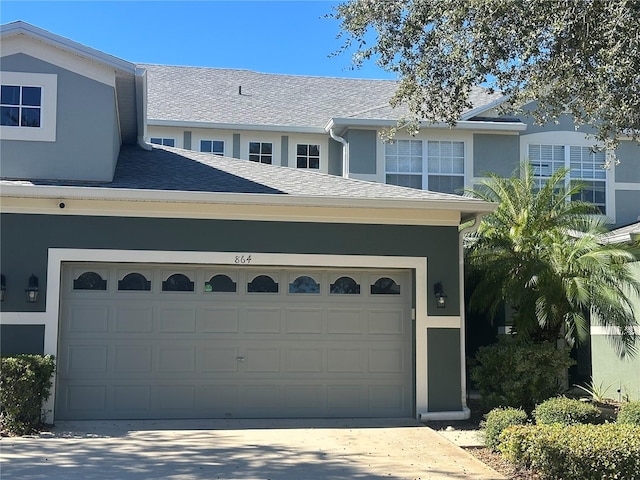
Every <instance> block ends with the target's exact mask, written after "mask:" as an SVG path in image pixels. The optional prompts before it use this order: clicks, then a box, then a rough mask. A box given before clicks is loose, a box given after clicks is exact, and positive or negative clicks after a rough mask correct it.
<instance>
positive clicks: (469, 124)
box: [324, 117, 527, 134]
mask: <svg viewBox="0 0 640 480" xmlns="http://www.w3.org/2000/svg"><path fill="white" fill-rule="evenodd" d="M397 124H398V122H397V120H390V119H367V118H344V117H333V118H331V119H329V121H328V122H327V123H326V124H325V126H324V130H325V131H326V132H328V131H329V130H331V129H332V128H333V129H334V130H335V132H336V133H338V134H340V133H342V132H344V131H345V130H347V129H348V128H350V127H352V128H362V127H369V128H389V127H395V126H396V125H397ZM420 128H425V129H440V130H442V129H446V130H451V128H452V127H451V126H450V125H449V124H447V123H430V122H420ZM453 128H456V129H459V130H482V131H493V132H522V131H525V130H526V129H527V125H526V124H525V123H522V122H489V121H484V120H483V121H472V120H460V121H459V122H458V123H457V124H456V126H455V127H453Z"/></svg>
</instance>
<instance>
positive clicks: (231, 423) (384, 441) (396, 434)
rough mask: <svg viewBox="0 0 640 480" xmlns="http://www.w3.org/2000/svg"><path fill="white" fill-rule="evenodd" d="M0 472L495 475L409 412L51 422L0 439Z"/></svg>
mask: <svg viewBox="0 0 640 480" xmlns="http://www.w3.org/2000/svg"><path fill="white" fill-rule="evenodd" d="M0 449H1V451H0V462H1V463H0V477H1V478H2V479H3V480H4V479H60V480H65V479H83V480H92V479H172V480H178V479H180V480H182V479H185V480H186V479H189V480H194V479H196V480H197V479H271V480H282V479H295V480H305V479H306V480H314V479H318V480H320V479H338V480H340V479H345V480H346V479H373V480H376V479H383V478H384V479H433V480H436V479H470V480H471V479H473V480H489V479H496V480H497V479H503V478H504V477H502V476H500V475H499V474H498V473H496V472H495V471H493V470H492V469H490V468H489V467H487V466H486V465H484V464H483V463H482V462H480V461H479V460H477V459H476V458H474V457H473V456H471V455H470V454H468V453H467V452H465V451H464V450H462V449H461V448H459V447H458V446H456V445H454V444H453V443H451V442H450V441H448V440H446V439H445V438H444V437H442V436H441V435H439V434H438V433H436V432H435V431H433V430H432V429H430V428H427V427H425V426H423V425H421V424H419V423H417V422H415V421H414V420H411V419H409V420H398V419H389V420H384V419H381V420H371V419H366V420H353V419H343V420H312V421H308V420H173V421H164V420H163V421H153V420H148V421H98V422H96V421H91V422H89V421H87V422H59V423H58V424H57V425H56V426H55V427H54V429H53V431H52V432H48V433H43V434H41V435H39V436H35V437H19V438H18V437H8V438H2V439H1V440H0Z"/></svg>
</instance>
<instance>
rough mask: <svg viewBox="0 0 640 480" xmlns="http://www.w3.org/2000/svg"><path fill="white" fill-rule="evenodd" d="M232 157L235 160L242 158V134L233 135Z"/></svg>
mask: <svg viewBox="0 0 640 480" xmlns="http://www.w3.org/2000/svg"><path fill="white" fill-rule="evenodd" d="M231 155H232V156H233V158H240V134H239V133H234V134H233V149H232V153H231Z"/></svg>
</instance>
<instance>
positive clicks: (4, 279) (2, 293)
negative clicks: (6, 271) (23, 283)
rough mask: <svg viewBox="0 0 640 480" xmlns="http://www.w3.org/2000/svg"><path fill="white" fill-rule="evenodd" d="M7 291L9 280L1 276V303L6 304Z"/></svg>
mask: <svg viewBox="0 0 640 480" xmlns="http://www.w3.org/2000/svg"><path fill="white" fill-rule="evenodd" d="M6 289H7V279H6V278H5V277H4V275H2V274H0V302H4V291H5V290H6Z"/></svg>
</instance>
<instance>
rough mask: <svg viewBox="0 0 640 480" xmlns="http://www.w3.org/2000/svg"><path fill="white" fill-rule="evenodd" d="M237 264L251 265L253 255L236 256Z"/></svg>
mask: <svg viewBox="0 0 640 480" xmlns="http://www.w3.org/2000/svg"><path fill="white" fill-rule="evenodd" d="M235 263H251V255H236V259H235Z"/></svg>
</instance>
